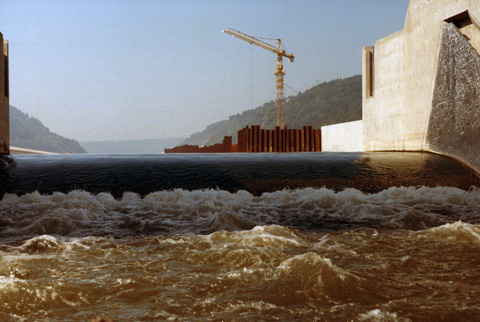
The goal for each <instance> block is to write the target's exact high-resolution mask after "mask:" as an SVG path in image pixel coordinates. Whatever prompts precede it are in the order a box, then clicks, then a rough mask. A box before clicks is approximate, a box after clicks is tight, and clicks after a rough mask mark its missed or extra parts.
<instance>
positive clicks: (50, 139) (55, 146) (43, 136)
mask: <svg viewBox="0 0 480 322" xmlns="http://www.w3.org/2000/svg"><path fill="white" fill-rule="evenodd" d="M10 145H11V146H16V147H20V148H25V149H34V150H41V151H46V152H55V153H66V152H67V151H70V152H72V153H86V151H85V150H84V149H83V148H82V147H81V146H80V144H79V143H78V142H77V141H75V140H72V139H67V138H64V137H63V136H60V135H58V134H56V133H53V132H51V131H50V130H49V129H48V128H47V127H46V126H45V125H43V124H42V122H40V121H39V120H38V119H36V118H34V117H31V116H28V115H27V114H25V113H23V112H22V111H20V110H19V109H17V108H16V107H14V106H11V105H10Z"/></svg>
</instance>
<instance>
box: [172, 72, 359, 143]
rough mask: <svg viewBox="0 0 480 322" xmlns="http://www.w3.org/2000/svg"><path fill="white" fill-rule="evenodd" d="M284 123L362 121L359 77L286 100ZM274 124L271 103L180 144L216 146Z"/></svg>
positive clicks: (323, 84)
mask: <svg viewBox="0 0 480 322" xmlns="http://www.w3.org/2000/svg"><path fill="white" fill-rule="evenodd" d="M284 114H285V115H284V123H285V126H288V127H289V128H291V129H294V128H297V129H299V128H301V126H303V125H311V126H313V127H314V128H320V127H321V126H324V125H329V124H336V123H342V122H349V121H355V120H360V119H361V118H362V76H361V75H358V76H353V77H349V78H345V79H336V80H332V81H329V82H325V83H322V84H319V85H317V86H314V87H312V88H310V89H308V90H306V91H305V92H304V93H299V94H298V95H296V96H291V97H288V98H287V99H286V100H285V104H284ZM276 122H277V109H276V105H275V102H274V101H270V102H268V103H265V104H263V105H262V106H259V107H257V108H255V109H253V110H248V111H245V112H243V113H241V114H237V115H233V116H230V117H229V119H228V120H223V121H219V122H216V123H213V124H211V125H209V126H207V128H206V129H205V130H204V131H202V132H198V133H194V134H192V135H191V136H190V137H189V138H187V139H186V140H185V141H184V142H182V144H190V145H198V146H203V145H212V144H216V143H220V142H222V140H223V137H224V136H227V135H232V136H233V139H234V141H236V137H237V132H238V131H239V130H241V129H242V128H244V127H245V126H247V125H260V126H261V127H262V128H264V129H273V128H274V127H275V125H276Z"/></svg>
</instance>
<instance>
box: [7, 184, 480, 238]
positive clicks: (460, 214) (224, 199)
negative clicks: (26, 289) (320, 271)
mask: <svg viewBox="0 0 480 322" xmlns="http://www.w3.org/2000/svg"><path fill="white" fill-rule="evenodd" d="M479 213H480V191H479V190H478V189H476V188H473V189H471V190H470V191H464V190H460V189H457V188H445V187H438V188H427V187H409V188H405V187H400V188H395V187H392V188H389V189H387V190H384V191H382V192H379V193H375V194H366V193H363V192H361V191H359V190H355V189H347V190H344V191H342V192H334V191H332V190H329V189H325V188H323V189H313V188H307V189H297V190H282V191H276V192H272V193H264V194H262V195H260V196H254V195H252V194H251V193H249V192H246V191H238V192H236V193H231V192H227V191H222V190H196V191H187V190H182V189H177V190H172V191H159V192H154V193H150V194H148V195H147V196H145V197H143V198H142V197H140V195H138V194H135V193H124V194H123V197H122V198H120V199H115V198H114V197H113V196H112V195H110V194H107V193H99V194H96V195H95V194H91V193H89V192H85V191H72V192H70V193H67V194H64V193H60V192H57V193H54V194H52V195H41V194H39V193H30V194H27V195H23V196H17V195H13V194H7V195H5V196H4V198H3V200H2V202H1V203H0V233H1V235H2V236H3V238H15V237H18V236H24V237H25V238H31V237H33V236H39V235H56V236H69V237H75V236H79V237H82V236H90V235H92V236H110V235H111V236H124V235H135V234H153V235H155V234H171V233H194V234H210V233H212V232H215V231H223V230H225V231H239V230H249V229H252V228H253V227H255V226H266V225H281V226H286V227H290V228H296V229H300V230H314V231H332V230H333V231H334V230H344V229H353V228H362V227H369V228H376V229H409V230H424V229H429V228H433V227H438V226H441V225H444V224H447V223H454V222H458V221H462V222H467V223H471V224H478V223H479V222H480V221H479V216H478V214H479ZM439 234H440V233H439Z"/></svg>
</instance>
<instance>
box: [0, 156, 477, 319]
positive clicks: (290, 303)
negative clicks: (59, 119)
mask: <svg viewBox="0 0 480 322" xmlns="http://www.w3.org/2000/svg"><path fill="white" fill-rule="evenodd" d="M14 159H15V161H16V165H15V167H9V169H8V170H6V171H4V172H3V173H2V176H1V177H0V178H2V180H1V182H2V183H3V186H2V189H3V190H5V191H6V194H5V195H4V196H3V199H2V201H1V202H0V321H2V322H3V321H52V322H53V321H55V322H65V321H71V322H74V321H92V319H94V318H95V317H96V316H103V317H111V318H113V319H115V321H119V322H120V321H299V322H300V321H325V322H327V321H328V322H330V321H402V322H406V321H479V320H480V300H479V299H480V288H479V287H478V285H479V284H480V272H479V270H478V267H479V265H480V257H479V256H477V255H476V254H479V253H480V189H478V188H476V187H475V186H478V184H479V183H478V180H479V179H478V176H477V175H476V174H475V173H474V172H472V171H471V170H470V169H469V168H466V167H464V166H463V165H462V164H459V163H457V162H455V161H454V160H452V159H449V158H445V157H442V156H439V155H434V154H428V153H374V154H368V153H363V154H358V153H341V154H327V153H312V154H288V155H287V154H285V155H284V154H281V155H271V154H270V155H252V154H249V155H240V154H239V155H230V154H229V155H181V156H180V155H155V156H154V155H146V156H16V157H15V158H14ZM402 186H403V187H402ZM324 187H325V188H324ZM287 188H289V189H287ZM350 188H354V189H350ZM35 191H38V192H35Z"/></svg>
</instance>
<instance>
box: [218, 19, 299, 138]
mask: <svg viewBox="0 0 480 322" xmlns="http://www.w3.org/2000/svg"><path fill="white" fill-rule="evenodd" d="M223 32H225V33H227V34H229V35H232V36H235V37H237V38H239V39H242V40H244V41H246V42H248V43H250V44H253V45H256V46H259V47H261V48H263V49H266V50H269V51H271V52H273V53H275V54H277V71H276V72H275V74H274V75H275V76H276V87H277V126H279V127H280V128H281V129H282V130H283V128H284V124H283V76H285V72H284V71H283V57H286V58H288V59H289V60H290V62H293V60H294V59H295V56H293V54H286V53H285V50H283V49H282V41H281V40H280V39H277V47H275V46H272V45H270V44H268V43H266V42H263V41H261V40H259V39H257V38H255V37H252V36H249V35H246V34H244V33H242V32H240V31H237V30H234V29H231V28H227V29H225V30H223Z"/></svg>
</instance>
